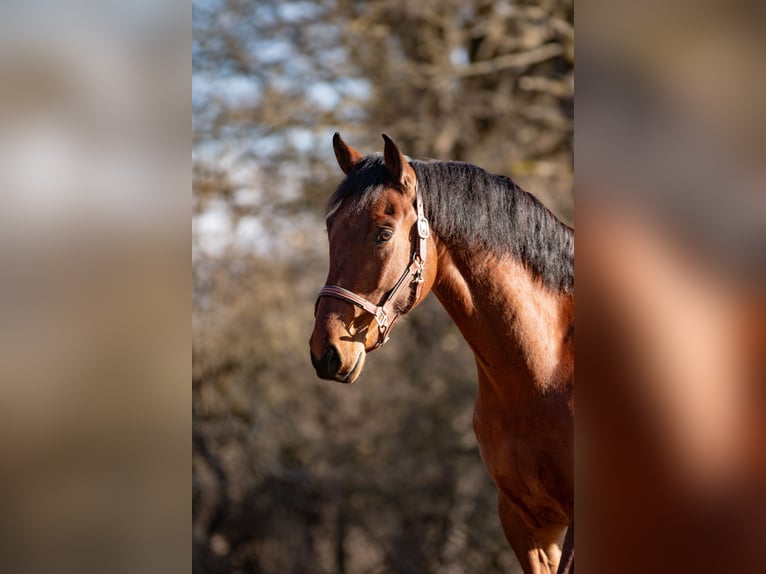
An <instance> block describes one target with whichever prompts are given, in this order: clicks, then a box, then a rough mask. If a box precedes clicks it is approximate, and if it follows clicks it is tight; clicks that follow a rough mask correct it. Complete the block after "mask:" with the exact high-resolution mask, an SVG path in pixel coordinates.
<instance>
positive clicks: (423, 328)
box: [192, 0, 574, 574]
mask: <svg viewBox="0 0 766 574" xmlns="http://www.w3.org/2000/svg"><path fill="white" fill-rule="evenodd" d="M572 11H573V6H572V2H571V1H547V2H546V1H540V2H506V1H501V0H498V1H495V2H492V1H480V0H464V1H461V2H458V1H456V0H445V1H439V2H437V1H436V0H420V1H419V2H409V1H405V0H379V1H376V2H358V1H348V0H313V1H289V0H288V1H277V0H258V1H253V0H199V1H197V2H194V3H193V26H194V36H193V71H192V73H193V75H192V103H193V115H192V127H193V149H192V161H193V215H194V226H193V240H194V247H193V274H194V276H193V285H194V289H193V293H192V331H193V341H192V345H193V357H194V359H193V381H192V385H193V399H194V402H193V427H194V435H193V452H194V456H193V537H194V568H195V571H198V572H205V573H215V572H227V573H228V572H263V573H271V572H274V573H277V572H278V573H280V574H281V573H284V572H306V573H322V572H337V573H348V574H357V573H366V572H370V573H402V574H404V573H418V574H421V573H429V572H439V573H455V574H458V573H474V572H487V573H493V572H497V573H500V572H509V571H514V569H515V568H516V565H515V564H516V563H515V559H514V557H513V555H512V553H511V551H510V549H509V548H508V546H507V543H506V542H505V539H504V537H503V535H502V532H501V529H500V525H499V520H498V519H497V513H496V492H495V489H494V487H493V485H492V484H491V482H490V480H489V478H488V477H487V475H486V473H485V471H484V469H483V467H482V465H481V462H480V459H479V455H478V450H477V449H476V445H475V439H474V437H473V431H472V425H471V421H472V409H473V399H474V396H475V392H476V383H475V377H476V375H475V367H474V364H473V358H472V355H471V353H470V352H469V350H468V349H467V347H466V346H465V344H464V343H463V341H462V339H461V337H460V335H459V333H458V332H457V331H456V329H455V328H454V326H453V325H452V324H451V322H450V320H449V318H448V317H447V316H446V314H445V313H444V312H443V311H442V309H441V308H440V307H439V305H438V303H437V302H435V301H434V300H428V301H426V302H425V304H424V305H422V306H421V307H419V308H418V310H417V312H415V313H413V314H412V315H411V316H408V317H407V320H406V321H404V322H403V324H402V325H400V326H399V327H398V328H397V330H396V333H395V336H394V338H393V340H392V341H391V343H389V344H388V345H387V346H386V347H385V349H384V350H382V351H380V352H378V353H375V354H374V355H371V357H370V364H369V365H368V366H367V368H366V369H365V374H364V376H363V380H361V381H359V382H358V383H357V384H356V385H354V386H352V387H345V386H341V385H334V384H332V383H328V382H323V381H319V380H318V379H316V377H315V375H314V373H313V370H312V368H311V365H310V362H309V360H308V352H307V344H306V342H307V339H308V336H309V333H310V330H311V327H312V309H313V300H314V296H315V294H316V290H317V288H318V287H319V286H320V285H321V284H322V283H323V279H324V274H325V273H326V269H327V256H326V237H325V236H324V233H323V227H322V211H323V210H322V205H323V203H324V201H325V199H326V198H327V197H328V196H329V194H330V192H331V191H332V189H333V187H334V186H335V185H336V184H337V183H338V181H339V180H340V172H339V170H338V168H337V167H336V165H335V161H334V158H333V155H332V148H331V145H330V138H331V134H332V132H334V131H336V130H339V131H341V132H342V133H343V134H344V136H346V137H347V139H348V140H349V141H350V142H352V143H353V145H354V146H355V147H357V149H360V150H364V151H377V150H380V149H382V145H381V140H380V133H381V132H383V131H385V132H388V133H390V134H391V135H392V136H394V137H395V138H396V139H397V141H399V143H400V144H401V145H402V147H403V149H404V150H405V151H406V152H407V153H409V154H410V155H412V156H415V157H437V158H443V159H458V160H465V161H470V162H472V163H476V164H478V165H481V166H482V167H485V168H487V169H489V170H490V171H493V172H496V173H503V174H507V175H511V176H512V177H514V179H516V180H517V181H518V182H519V183H521V184H522V186H524V187H525V188H527V189H528V190H529V191H531V192H533V193H535V194H536V195H538V196H539V197H540V198H541V199H542V200H543V201H544V202H546V203H547V204H548V205H549V206H550V207H551V208H552V209H554V211H556V212H557V213H558V214H559V215H560V216H562V217H563V218H564V219H565V220H571V214H572V107H573V103H572V102H573V41H574V36H573V29H572V18H573V14H572ZM416 351H417V352H416Z"/></svg>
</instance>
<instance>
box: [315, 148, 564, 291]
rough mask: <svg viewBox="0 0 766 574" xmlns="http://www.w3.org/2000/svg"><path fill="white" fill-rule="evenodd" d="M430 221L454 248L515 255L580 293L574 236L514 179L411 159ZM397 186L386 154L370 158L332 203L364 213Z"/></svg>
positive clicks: (554, 285) (553, 283)
mask: <svg viewBox="0 0 766 574" xmlns="http://www.w3.org/2000/svg"><path fill="white" fill-rule="evenodd" d="M410 165H412V167H413V169H414V170H415V173H416V175H417V178H418V185H419V186H420V190H421V193H422V195H423V202H424V204H425V211H426V217H427V218H428V219H429V221H430V222H431V227H432V228H433V230H434V232H435V233H436V234H437V235H438V236H439V238H440V239H441V240H442V241H444V242H445V243H447V244H449V245H460V246H463V247H467V248H469V249H475V248H483V249H487V250H490V251H492V252H495V253H497V254H498V255H503V254H511V255H512V256H514V257H516V258H517V259H519V260H520V261H522V262H523V263H524V264H525V265H526V266H527V267H528V268H529V269H530V270H531V271H532V272H533V273H534V274H535V276H536V277H538V278H539V279H540V280H542V281H543V283H544V284H545V285H546V286H548V287H549V288H551V289H554V290H557V291H565V292H570V291H573V290H574V234H573V232H572V230H571V229H570V228H569V227H567V226H566V225H564V224H563V223H561V222H560V221H559V220H558V219H557V218H556V216H555V215H553V214H552V213H551V212H550V211H549V210H548V209H547V208H546V207H545V206H544V205H543V204H542V203H540V201H538V199H537V198H535V197H534V196H533V195H530V194H529V193H527V192H525V191H524V190H522V189H521V188H520V187H519V186H517V185H516V184H515V183H514V182H513V181H512V180H511V179H510V178H508V177H505V176H500V175H493V174H491V173H489V172H487V171H485V170H483V169H481V168H480V167H477V166H475V165H471V164H469V163H462V162H456V161H435V160H434V161H420V160H411V161H410ZM390 184H391V180H390V176H389V174H388V170H387V169H386V166H385V165H384V163H383V158H382V156H381V155H370V156H367V157H365V158H364V160H363V161H362V162H361V163H360V164H359V165H357V166H356V167H355V168H354V169H353V170H352V171H351V173H350V174H349V175H348V177H346V179H344V180H343V181H342V182H341V184H340V186H338V189H337V190H336V191H335V193H334V194H333V195H332V197H330V200H329V202H328V204H327V210H328V213H331V212H332V211H333V210H334V209H335V208H337V206H339V205H340V203H341V202H342V201H343V200H344V199H345V198H347V197H349V196H352V195H353V196H357V197H358V200H357V201H356V202H355V204H354V207H353V208H352V209H356V210H359V211H362V210H363V209H366V208H367V207H368V206H369V205H370V204H371V203H372V202H373V201H375V200H376V199H377V197H378V196H379V195H380V193H381V192H382V191H383V189H385V188H386V187H387V186H389V185H390Z"/></svg>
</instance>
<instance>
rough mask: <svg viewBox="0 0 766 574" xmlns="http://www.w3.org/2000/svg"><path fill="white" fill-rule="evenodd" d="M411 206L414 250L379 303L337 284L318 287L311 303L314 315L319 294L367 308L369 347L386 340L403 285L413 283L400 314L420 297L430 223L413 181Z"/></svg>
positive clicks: (373, 348) (416, 184) (375, 347)
mask: <svg viewBox="0 0 766 574" xmlns="http://www.w3.org/2000/svg"><path fill="white" fill-rule="evenodd" d="M415 209H416V210H417V216H418V219H417V222H416V223H415V226H416V227H417V231H418V240H417V242H416V244H415V250H414V251H413V252H412V260H411V261H410V264H409V266H408V267H407V269H405V270H404V272H403V273H402V274H401V276H400V277H399V280H398V281H397V282H396V284H395V285H394V287H393V288H392V289H391V291H389V292H388V294H387V295H386V296H385V297H384V298H383V302H382V303H381V304H380V305H375V304H373V303H371V302H370V301H368V300H367V299H365V298H364V297H362V296H360V295H357V294H356V293H353V292H352V291H349V290H348V289H344V288H343V287H339V286H338V285H325V286H324V287H322V288H321V289H320V290H319V294H318V295H317V299H316V303H315V304H314V315H316V309H317V306H318V305H319V299H321V298H322V297H335V298H336V299H341V300H343V301H348V302H349V303H352V304H353V305H356V306H357V307H359V308H360V309H363V310H364V311H367V312H368V313H369V314H370V315H372V316H373V317H374V318H375V322H376V323H377V324H378V340H377V342H376V343H375V345H374V346H373V347H372V350H375V349H377V348H378V347H381V346H382V345H383V344H384V343H385V342H386V341H388V339H389V336H388V333H389V332H390V331H391V328H392V327H393V326H394V323H395V322H396V320H397V319H398V318H399V317H400V314H399V313H397V312H396V310H395V309H394V304H395V302H396V298H397V296H398V295H399V292H400V291H401V290H402V289H403V288H404V286H405V285H411V284H413V283H414V284H415V299H414V301H413V302H412V305H410V307H409V308H408V309H407V310H406V311H405V312H404V313H401V315H406V314H407V313H409V311H410V309H412V307H414V306H415V303H417V301H418V299H420V294H421V291H422V288H423V281H424V279H423V268H424V267H425V264H426V253H427V250H428V237H429V235H431V226H430V225H429V224H428V219H426V216H425V213H424V210H423V197H422V195H421V193H420V186H418V183H417V181H415ZM410 275H411V276H412V280H411V281H410V282H409V283H407V277H409V276H410Z"/></svg>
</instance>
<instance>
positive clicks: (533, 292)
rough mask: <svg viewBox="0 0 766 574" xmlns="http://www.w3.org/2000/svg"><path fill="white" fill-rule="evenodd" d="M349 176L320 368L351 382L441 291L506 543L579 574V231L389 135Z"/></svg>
mask: <svg viewBox="0 0 766 574" xmlns="http://www.w3.org/2000/svg"><path fill="white" fill-rule="evenodd" d="M383 139H384V141H385V146H384V153H383V154H382V155H380V154H373V155H369V156H366V157H364V156H362V155H361V154H360V153H359V152H357V151H356V150H354V149H353V148H351V147H350V146H349V145H348V144H346V142H344V141H343V139H342V138H341V137H340V135H339V134H338V133H336V134H335V136H334V137H333V148H334V151H335V156H336V159H337V161H338V164H339V166H340V168H341V169H342V170H343V172H344V173H345V174H346V177H345V179H344V180H343V181H342V182H341V184H340V186H339V187H338V188H337V190H336V191H335V193H334V194H333V195H332V196H331V197H330V200H329V202H328V208H327V213H326V222H327V232H328V236H329V242H330V269H329V273H328V275H327V283H326V285H325V286H324V287H323V288H322V289H321V291H320V292H319V295H318V297H317V300H316V306H315V324H314V330H313V333H312V335H311V339H310V341H309V346H310V351H311V362H312V364H313V366H314V368H315V369H316V372H317V375H318V376H319V377H320V378H322V379H329V380H335V381H339V382H342V383H353V382H354V381H355V380H357V378H358V377H359V375H360V373H361V372H362V368H363V366H364V361H365V357H366V354H367V353H368V352H371V351H372V350H374V349H377V348H378V347H380V346H381V345H383V344H384V343H385V342H386V341H387V340H388V337H389V334H390V332H391V328H392V326H393V324H394V323H395V321H396V320H397V319H398V318H399V317H400V316H402V315H405V314H406V313H408V312H410V311H411V310H412V309H414V308H415V307H416V306H417V305H418V304H419V303H420V302H421V301H422V300H423V299H424V298H425V297H426V296H427V295H428V293H429V292H431V291H433V292H434V294H435V295H436V297H437V298H438V299H439V301H440V302H441V304H442V305H443V306H444V308H445V309H446V311H447V313H448V314H449V315H450V317H451V318H452V320H453V321H454V322H455V324H456V325H457V327H458V329H459V330H460V332H461V333H462V335H463V337H464V338H465V340H466V342H467V343H468V344H469V346H470V347H471V349H472V350H473V353H474V355H475V359H476V366H477V369H478V381H479V387H478V394H477V398H476V404H475V408H474V416H473V428H474V432H475V434H476V438H477V441H478V445H479V451H480V453H481V458H482V460H483V462H484V465H485V467H486V469H487V471H488V472H489V475H490V476H491V478H492V480H493V481H494V483H495V485H496V486H497V489H498V500H499V503H498V506H499V515H500V521H501V523H502V526H503V531H504V532H505V536H506V538H507V539H508V542H509V543H510V545H511V547H512V549H513V551H514V553H515V554H516V556H517V558H518V560H519V563H520V564H521V567H522V569H523V570H524V572H525V573H526V574H532V573H535V574H538V573H550V572H556V570H557V568H558V566H559V562H561V570H566V571H573V569H574V565H573V559H574V547H573V537H572V534H573V528H571V527H570V529H569V532H568V535H567V539H566V542H565V545H564V546H565V549H564V554H565V556H564V560H561V556H562V555H561V549H560V546H559V541H560V539H561V535H562V533H563V532H564V529H565V528H566V527H567V525H569V524H570V521H571V520H572V518H573V513H574V476H573V474H574V462H573V458H574V453H573V446H574V232H573V230H572V229H571V228H569V227H568V226H566V225H564V224H563V223H562V222H560V221H559V220H558V219H556V217H555V216H554V215H553V214H552V213H551V212H550V211H548V210H547V209H546V208H545V207H544V206H543V205H542V204H541V203H540V202H539V201H538V200H537V199H535V198H534V197H533V196H532V195H530V194H528V193H526V192H525V191H523V190H521V189H520V188H519V187H518V186H517V185H516V184H514V183H513V181H511V180H510V179H509V178H507V177H502V176H497V175H492V174H490V173H488V172H486V171H484V170H483V169H481V168H479V167H476V166H474V165H471V164H467V163H461V162H453V161H435V160H428V161H418V160H408V158H406V157H405V156H404V155H403V154H402V152H401V151H400V149H399V147H398V146H397V145H396V143H395V142H394V141H393V140H392V139H391V138H390V137H388V136H387V135H385V134H384V135H383Z"/></svg>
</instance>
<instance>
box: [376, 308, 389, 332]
mask: <svg viewBox="0 0 766 574" xmlns="http://www.w3.org/2000/svg"><path fill="white" fill-rule="evenodd" d="M375 322H376V323H377V324H378V328H379V329H380V330H381V331H383V330H385V328H386V327H388V315H386V312H385V311H384V310H383V307H378V310H377V312H376V313H375Z"/></svg>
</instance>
